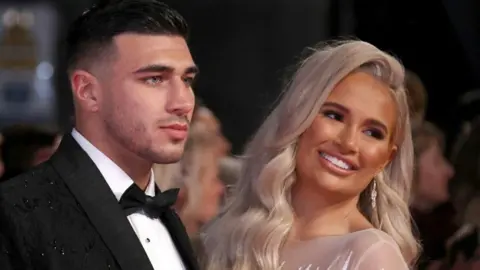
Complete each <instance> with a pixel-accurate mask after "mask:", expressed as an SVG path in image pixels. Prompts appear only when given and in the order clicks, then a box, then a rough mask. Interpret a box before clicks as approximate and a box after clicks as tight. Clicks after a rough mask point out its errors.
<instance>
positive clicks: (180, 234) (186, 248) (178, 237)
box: [161, 209, 199, 270]
mask: <svg viewBox="0 0 480 270" xmlns="http://www.w3.org/2000/svg"><path fill="white" fill-rule="evenodd" d="M161 219H162V222H163V224H164V225H165V227H166V228H167V230H168V231H169V233H170V236H171V237H172V240H173V242H174V243H175V247H176V248H177V250H178V252H179V253H180V256H181V257H182V260H183V263H184V264H185V267H186V268H187V269H188V270H197V269H199V267H198V263H197V259H196V257H195V254H194V252H193V249H192V245H191V243H190V238H189V237H188V235H187V232H186V230H185V227H184V226H183V223H182V221H181V220H180V218H179V217H178V215H177V214H176V213H175V211H174V210H172V209H170V210H168V211H166V212H165V213H164V214H163V215H162V218H161Z"/></svg>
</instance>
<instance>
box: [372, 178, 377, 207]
mask: <svg viewBox="0 0 480 270" xmlns="http://www.w3.org/2000/svg"><path fill="white" fill-rule="evenodd" d="M370 199H371V200H372V208H373V209H375V208H376V207H377V180H375V179H373V187H372V192H371V193H370Z"/></svg>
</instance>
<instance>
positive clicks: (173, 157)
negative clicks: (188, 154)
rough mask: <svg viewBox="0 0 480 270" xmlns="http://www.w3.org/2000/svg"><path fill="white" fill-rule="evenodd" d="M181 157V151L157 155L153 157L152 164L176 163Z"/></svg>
mask: <svg viewBox="0 0 480 270" xmlns="http://www.w3.org/2000/svg"><path fill="white" fill-rule="evenodd" d="M182 156H183V151H181V152H175V153H173V152H171V153H165V152H162V153H158V154H156V155H155V157H154V158H153V160H154V163H157V164H172V163H177V162H179V161H180V160H181V159H182Z"/></svg>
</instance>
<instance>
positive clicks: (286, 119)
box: [204, 41, 419, 270]
mask: <svg viewBox="0 0 480 270" xmlns="http://www.w3.org/2000/svg"><path fill="white" fill-rule="evenodd" d="M359 70H361V71H364V72H368V73H369V74H372V75H373V76H375V77H377V78H378V79H379V80H381V81H383V82H385V83H386V84H387V85H389V86H390V88H391V90H392V96H394V98H395V101H396V102H397V105H398V106H397V108H398V121H397V127H396V130H395V135H394V143H395V144H396V145H397V147H398V151H397V153H396V156H395V157H394V159H393V160H392V161H391V163H390V164H389V165H387V167H386V168H385V169H384V171H382V172H381V173H380V174H379V175H378V176H377V177H376V181H377V192H378V195H377V207H376V208H375V209H372V206H371V202H370V198H369V196H368V195H369V193H370V191H371V184H370V186H369V187H367V188H366V190H365V191H364V192H363V193H362V194H361V196H360V199H359V209H360V210H361V211H362V213H363V214H364V215H365V216H366V217H367V218H368V220H369V221H370V222H371V223H372V224H373V226H374V227H375V228H378V229H380V230H382V231H384V232H386V233H387V234H389V235H390V236H391V237H392V238H393V239H394V240H395V242H396V243H397V244H398V246H399V247H400V250H401V252H402V254H403V256H404V258H405V260H406V261H408V262H412V261H413V259H414V258H415V257H416V256H417V253H418V248H419V246H418V243H417V241H416V240H415V238H414V236H413V235H412V231H411V217H410V212H409V209H408V205H407V203H408V201H409V196H410V185H411V181H412V168H413V146H412V138H411V130H410V121H409V116H408V105H407V97H406V94H405V89H404V86H403V83H404V68H403V66H402V65H401V64H400V63H399V62H398V61H397V60H396V59H395V58H394V57H392V56H390V55H388V54H386V53H384V52H382V51H380V50H379V49H377V48H376V47H375V46H373V45H371V44H369V43H366V42H362V41H342V42H337V43H333V44H327V45H326V46H324V47H323V48H322V49H313V50H312V53H311V54H310V56H308V57H307V58H306V59H305V60H304V61H302V62H301V63H300V66H299V68H298V70H297V71H296V73H295V74H294V76H293V78H292V80H291V81H290V83H289V84H288V85H287V88H286V91H285V92H284V95H283V96H282V98H281V99H280V101H279V104H278V105H277V106H276V107H275V108H274V109H273V111H272V112H271V113H270V115H269V116H268V117H267V119H266V120H265V122H264V123H263V124H262V125H261V127H260V128H259V130H258V131H257V133H256V134H255V136H254V137H253V139H252V140H251V141H250V143H249V144H248V145H247V148H246V151H245V157H244V158H245V160H244V162H245V163H244V166H243V170H242V173H241V177H240V179H239V182H238V186H237V187H236V190H235V191H234V194H233V197H232V198H231V200H230V201H229V203H228V204H227V205H226V207H225V208H224V209H223V211H222V212H221V213H220V215H219V216H218V217H217V219H216V220H214V221H213V222H212V223H211V224H209V226H208V227H207V230H206V232H205V234H204V237H205V238H204V244H205V248H206V252H207V255H208V267H207V269H210V270H226V269H233V270H256V269H258V270H260V269H261V270H276V269H279V268H280V251H281V249H282V246H283V244H284V243H285V241H286V239H287V236H288V234H289V232H290V230H291V228H292V224H293V219H294V216H293V211H292V207H291V204H290V191H291V187H292V185H293V184H294V182H295V180H296V179H295V156H296V147H297V141H298V138H299V136H300V135H301V134H302V133H303V132H304V131H305V130H306V129H307V128H308V127H309V126H310V125H311V123H312V122H313V120H314V118H315V117H316V115H317V114H318V112H319V111H320V108H321V107H322V105H323V104H324V102H325V100H326V99H327V97H328V96H329V95H330V93H331V92H332V90H333V89H334V87H335V86H336V85H337V84H338V83H339V82H340V81H341V80H342V79H343V78H345V77H346V76H347V75H349V74H351V73H352V72H355V71H359Z"/></svg>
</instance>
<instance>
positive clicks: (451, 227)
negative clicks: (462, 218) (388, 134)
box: [410, 122, 459, 269]
mask: <svg viewBox="0 0 480 270" xmlns="http://www.w3.org/2000/svg"><path fill="white" fill-rule="evenodd" d="M412 130H413V131H412V133H413V135H412V137H413V143H414V150H415V167H416V170H415V175H414V182H413V188H412V203H411V206H410V207H411V209H412V210H411V212H412V217H413V221H414V222H415V226H414V228H415V231H416V233H417V234H418V237H419V238H420V239H421V243H422V249H423V250H422V254H421V258H420V260H419V265H418V267H419V269H427V268H426V266H427V265H429V264H430V262H431V261H434V260H443V259H444V258H446V256H447V240H448V239H449V238H450V237H452V236H453V235H454V233H455V232H456V230H458V228H459V226H457V224H456V223H455V212H454V210H453V209H452V208H449V209H446V208H445V207H442V208H438V206H440V205H442V204H444V203H446V202H448V201H449V199H450V194H449V189H448V187H449V181H450V180H451V178H452V177H453V175H454V169H453V167H452V165H451V164H450V162H449V161H448V160H447V159H446V158H445V156H444V151H445V139H444V135H443V133H442V132H441V131H440V130H439V129H438V128H437V127H436V126H435V125H433V124H432V123H430V122H422V123H416V125H414V126H413V128H412Z"/></svg>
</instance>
